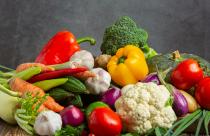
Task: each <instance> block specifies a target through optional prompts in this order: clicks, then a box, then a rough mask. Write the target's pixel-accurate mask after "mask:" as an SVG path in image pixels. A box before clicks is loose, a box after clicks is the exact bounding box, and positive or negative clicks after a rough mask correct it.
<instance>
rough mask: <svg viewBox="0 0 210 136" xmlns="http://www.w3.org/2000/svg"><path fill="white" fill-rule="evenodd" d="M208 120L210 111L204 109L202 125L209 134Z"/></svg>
mask: <svg viewBox="0 0 210 136" xmlns="http://www.w3.org/2000/svg"><path fill="white" fill-rule="evenodd" d="M209 121H210V111H206V116H205V117H204V127H205V131H206V135H207V136H208V135H209Z"/></svg>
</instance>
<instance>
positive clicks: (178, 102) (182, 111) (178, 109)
mask: <svg viewBox="0 0 210 136" xmlns="http://www.w3.org/2000/svg"><path fill="white" fill-rule="evenodd" d="M173 97H174V101H173V106H172V107H173V110H174V111H175V113H176V115H177V116H178V117H182V116H184V115H186V114H187V113H188V112H189V110H188V103H187V100H186V98H185V97H184V95H182V93H181V92H180V91H179V90H177V89H176V88H174V89H173Z"/></svg>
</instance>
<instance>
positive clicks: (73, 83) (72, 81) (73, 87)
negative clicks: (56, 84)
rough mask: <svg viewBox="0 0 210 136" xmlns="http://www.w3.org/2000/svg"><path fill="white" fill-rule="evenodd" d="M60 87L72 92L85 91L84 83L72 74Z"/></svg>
mask: <svg viewBox="0 0 210 136" xmlns="http://www.w3.org/2000/svg"><path fill="white" fill-rule="evenodd" d="M61 87H62V88H63V89H65V90H67V91H69V92H73V93H87V92H86V87H85V85H84V84H83V83H82V82H81V81H80V80H78V79H76V78H75V77H72V76H69V77H68V81H67V82H66V83H65V84H63V85H62V86H61Z"/></svg>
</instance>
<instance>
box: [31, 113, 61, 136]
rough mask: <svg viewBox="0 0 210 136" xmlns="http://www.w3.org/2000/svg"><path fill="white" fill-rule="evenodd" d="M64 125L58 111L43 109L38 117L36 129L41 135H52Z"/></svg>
mask: <svg viewBox="0 0 210 136" xmlns="http://www.w3.org/2000/svg"><path fill="white" fill-rule="evenodd" d="M61 127H62V119H61V116H60V115H59V114H58V113H55V112H53V111H43V112H41V113H39V115H38V116H37V118H36V121H35V124H34V129H35V131H36V133H37V134H39V135H42V136H43V135H47V136H52V135H54V134H55V132H56V131H57V130H60V129H61Z"/></svg>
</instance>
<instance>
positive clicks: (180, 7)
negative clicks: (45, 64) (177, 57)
mask: <svg viewBox="0 0 210 136" xmlns="http://www.w3.org/2000/svg"><path fill="white" fill-rule="evenodd" d="M122 15H128V16H131V17H132V18H133V19H135V21H136V22H137V23H138V25H139V26H141V27H143V28H144V29H146V30H147V31H148V33H149V39H150V44H151V46H152V47H153V48H155V49H156V50H157V51H158V52H163V53H165V52H169V51H173V50H176V49H179V50H180V51H182V52H188V53H195V54H198V55H201V56H202V57H205V58H206V59H209V60H210V53H209V52H210V1H209V0H103V1H102V0H0V54H1V56H0V64H3V65H6V66H10V67H15V66H16V65H17V64H19V63H22V62H28V61H33V60H34V58H35V57H36V55H37V54H38V53H39V51H40V50H41V48H42V46H43V45H44V44H45V43H46V42H47V41H48V40H49V38H50V37H51V36H53V35H54V34H55V33H56V32H57V31H59V30H62V29H68V30H70V31H71V32H73V33H74V34H75V35H76V36H77V37H83V36H87V35H88V36H93V37H95V38H96V39H97V46H95V47H91V48H90V47H89V46H88V45H81V46H82V48H84V49H87V50H90V51H92V52H93V53H94V54H95V55H97V54H99V53H100V50H99V47H100V44H101V41H102V37H103V32H104V29H105V27H107V26H109V25H110V24H112V23H113V22H114V21H115V20H116V19H117V18H118V17H119V16H122Z"/></svg>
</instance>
